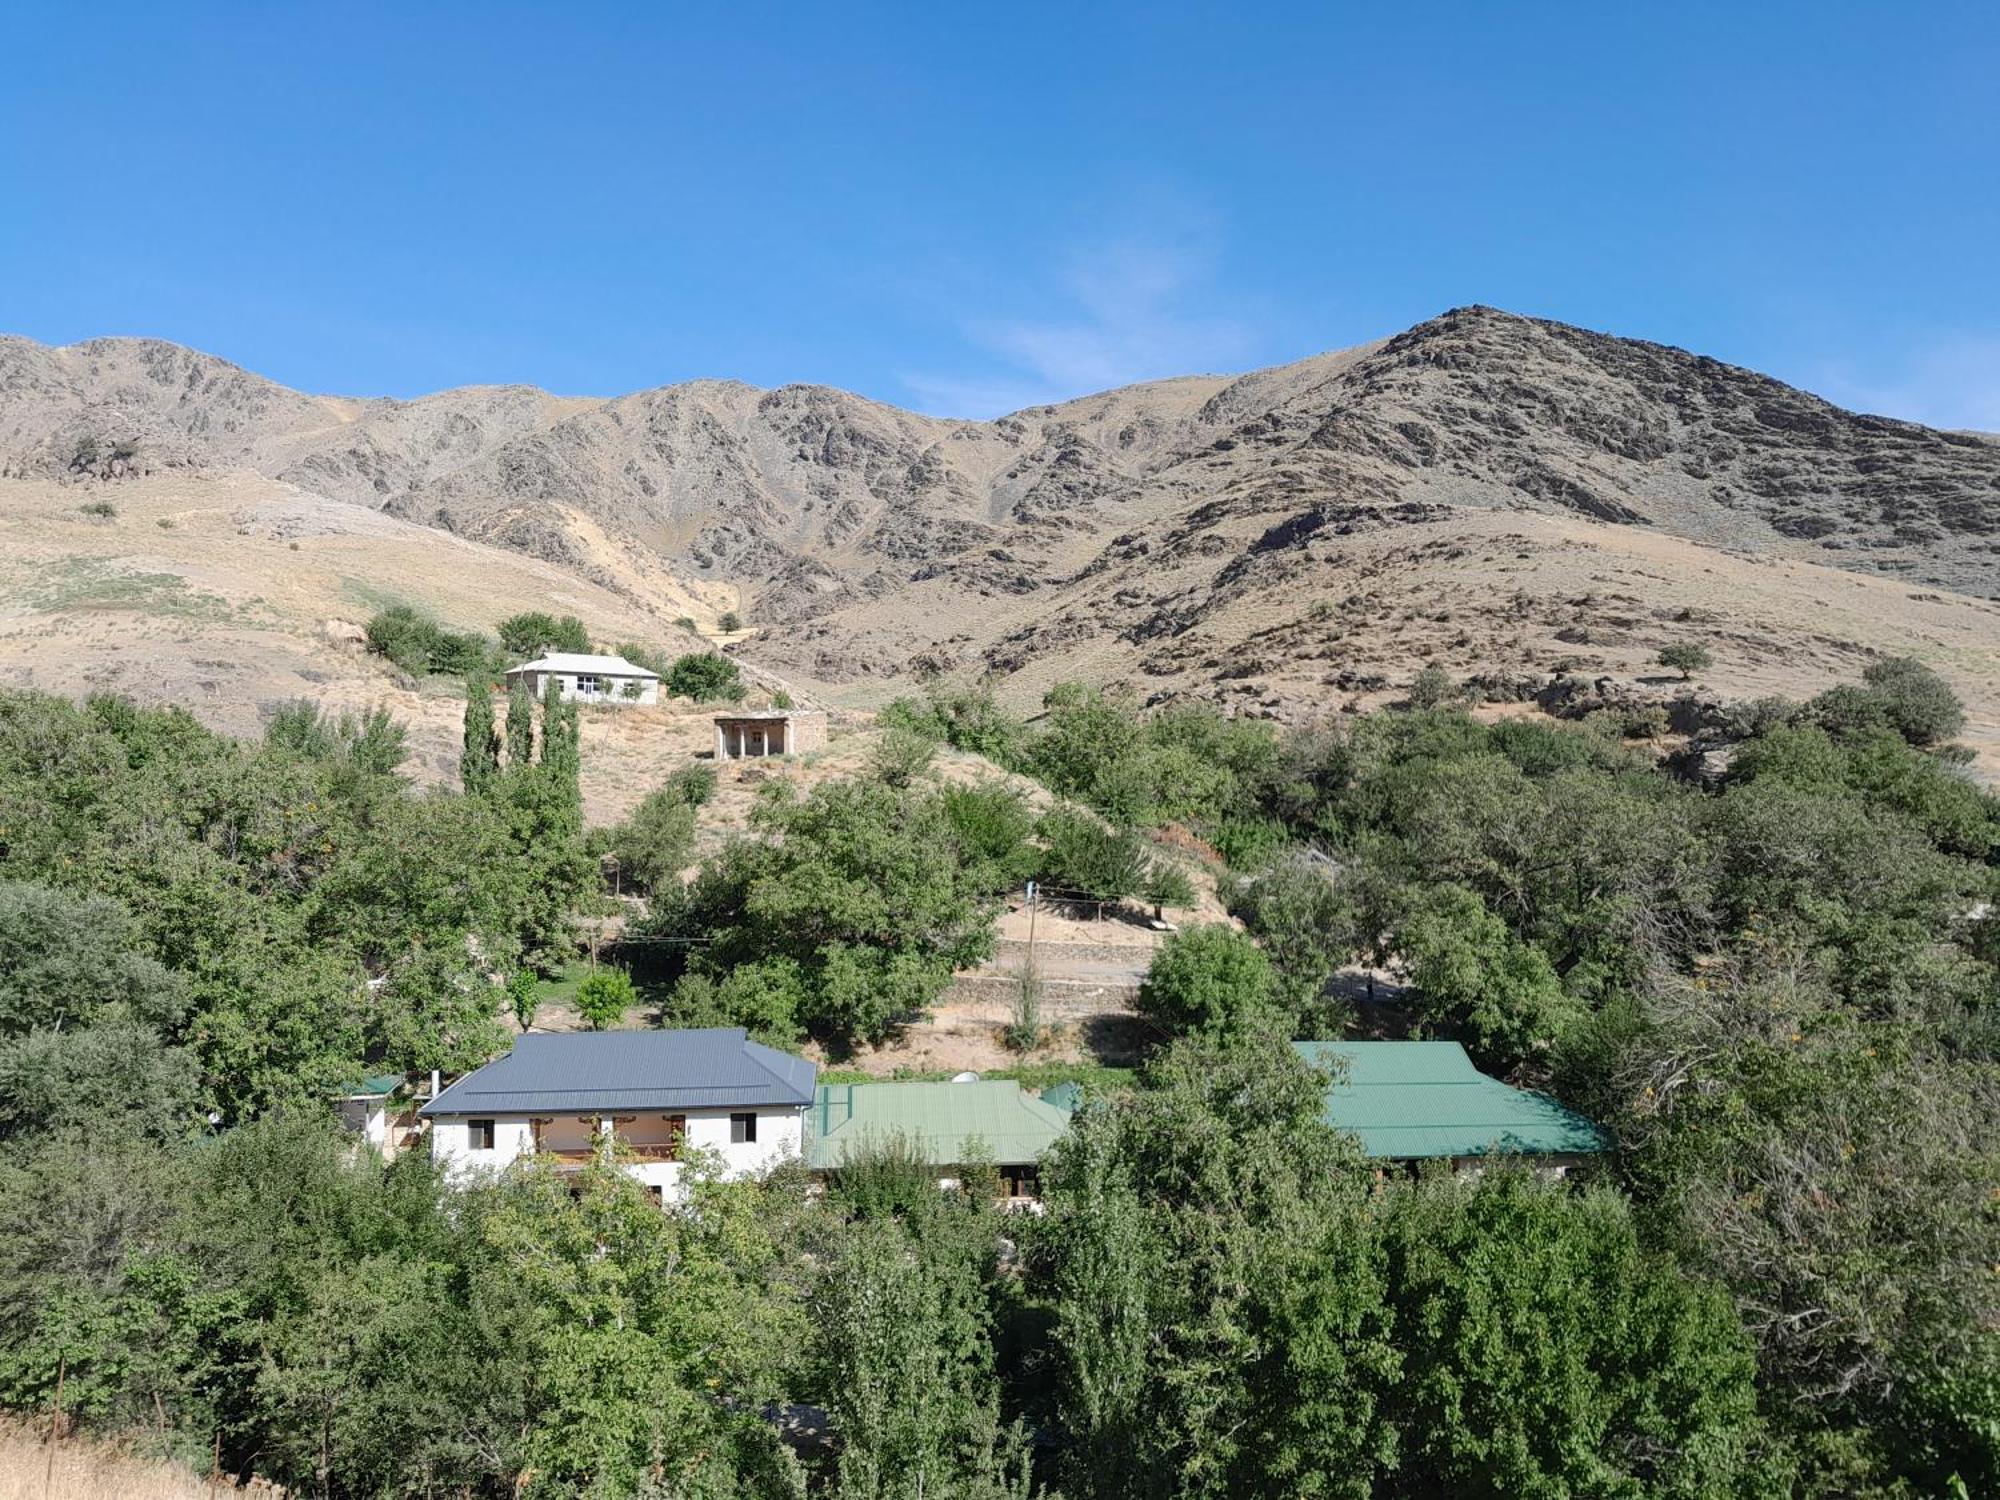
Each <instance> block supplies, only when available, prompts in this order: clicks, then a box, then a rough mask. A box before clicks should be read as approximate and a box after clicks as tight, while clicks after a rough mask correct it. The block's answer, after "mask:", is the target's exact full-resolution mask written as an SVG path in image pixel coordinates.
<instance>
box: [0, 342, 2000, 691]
mask: <svg viewBox="0 0 2000 1500" xmlns="http://www.w3.org/2000/svg"><path fill="white" fill-rule="evenodd" d="M219 471H229V472H243V471H249V472H252V473H254V474H256V475H259V476H262V477H264V478H266V479H268V480H271V481H277V482H281V483H282V484H284V485H287V486H296V487H297V488H298V489H299V490H302V491H306V492H309V493H310V494H312V495H316V496H320V497H326V498H328V499H331V500H333V501H336V502H342V503H347V504H353V505H360V506H366V507H369V508H371V509H375V510H379V511H383V512H386V513H387V515H388V516H390V517H394V518H397V519H400V520H403V521H407V522H414V523H418V524H420V525H423V526H426V527H430V528H436V529H440V530H443V531H447V532H450V533H453V534H455V535H457V536H459V537H462V538H466V539H471V540H475V541H478V542H481V543H485V544H489V545H497V546H498V547H501V548H504V549H510V550H512V551H514V552H516V553H525V554H529V555H530V556H532V557H533V558H535V559H537V560H540V561H543V562H547V563H553V564H557V565H560V566H561V567H563V568H565V569H567V570H568V571H570V572H571V573H574V574H577V575H580V576H582V577H585V578H587V579H589V580H590V581H592V582H594V583H596V584H597V585H599V586H601V587H605V588H608V589H610V590H612V591H613V592H615V593H622V594H624V595H625V596H626V597H629V598H633V599H635V600H637V599H642V598H643V599H649V600H650V599H653V598H658V597H661V596H662V595H663V593H671V594H673V596H674V597H676V598H690V599H696V600H704V601H707V602H708V604H709V609H708V612H707V614H706V616H705V617H704V623H710V622H712V620H713V618H714V615H715V613H716V612H717V611H719V609H720V608H722V607H726V603H727V602H735V601H739V600H740V601H741V602H742V603H743V605H744V612H745V614H746V616H747V617H748V618H749V619H750V620H751V621H752V623H753V624H755V625H756V626H757V627H758V628H759V635H758V637H757V639H756V640H755V641H754V642H753V643H751V644H749V645H748V646H746V647H745V649H746V650H747V651H749V652H750V653H751V654H753V655H754V656H756V657H757V658H758V659H759V660H762V661H765V662H767V663H769V664H772V665H774V666H777V667H779V668H780V669H782V670H785V671H787V672H789V673H792V674H794V675H796V676H797V677H798V678H800V679H801V680H803V681H806V682H810V683H813V684H816V685H818V686H819V687H821V688H823V689H826V690H829V691H834V692H840V691H848V692H850V693H851V694H858V695H859V696H860V697H862V698H865V697H867V696H869V695H870V694H871V693H872V692H875V691H877V690H878V688H877V687H876V686H871V685H879V690H883V691H886V690H887V686H888V684H889V683H890V682H892V681H894V680H901V679H903V678H906V677H907V676H909V675H910V674H911V673H913V672H917V671H924V670H938V671H961V672H968V673H981V674H991V675H993V676H996V677H997V678H999V679H1000V680H1001V681H1002V683H1003V691H1007V692H1009V693H1010V694H1012V695H1014V696H1017V697H1020V698H1023V699H1029V698H1032V696H1033V695H1034V693H1036V692H1038V691H1039V687H1040V686H1041V685H1042V684H1044V683H1045V682H1046V681H1047V680H1050V679H1051V678H1052V677H1053V676H1056V675H1066V674H1079V673H1080V674H1084V675H1089V676H1093V677H1096V678H1099V679H1102V680H1110V681H1122V682H1126V683H1128V684H1130V685H1131V686H1133V687H1135V688H1137V689H1138V690H1140V691H1141V692H1142V693H1143V694H1145V695H1146V696H1148V697H1155V698H1159V697H1170V696H1176V695H1181V694H1186V693H1202V694H1206V695H1212V696H1220V697H1223V698H1226V699H1234V700H1240V701H1242V702H1243V703H1244V704H1245V705H1246V706H1255V707H1257V708H1258V709H1259V710H1261V711H1270V712H1281V713H1286V714H1290V713H1292V712H1294V711H1313V710H1315V709H1316V708H1317V707H1319V706H1320V705H1321V704H1323V703H1325V702H1326V701H1327V700H1328V699H1329V698H1330V697H1332V696H1335V695H1348V696H1354V695H1360V694H1366V693H1368V692H1370V691H1377V690H1381V689H1384V688H1387V687H1389V686H1392V685H1394V684H1397V683H1400V682H1403V681H1407V680H1408V677H1409V676H1410V675H1411V674H1412V673H1413V672H1414V671H1415V670H1416V668H1417V667H1418V666H1420V665H1422V664H1423V663H1424V662H1425V661H1431V660H1436V661H1440V662H1443V663H1444V664H1446V665H1448V666H1450V667H1452V668H1453V669H1454V670H1456V671H1460V672H1468V673H1479V672H1484V673H1487V674H1489V675H1490V674H1494V673H1501V674H1504V673H1507V672H1514V671H1522V672H1534V671H1544V672H1545V671H1546V670H1547V669H1548V668H1549V667H1551V666H1555V665H1567V666H1570V667H1572V668H1582V669H1584V670H1636V669H1637V668H1638V666H1639V665H1640V664H1642V663H1643V662H1644V660H1645V658H1646V656H1647V654H1648V653H1649V652H1650V651H1651V650H1652V649H1656V647H1657V644H1658V642H1659V640H1660V639H1661V638H1662V637H1664V636H1675V637H1678V636H1683V635H1693V636H1698V637H1700V638H1702V639H1704V640H1705V641H1706V642H1707V643H1708V644H1709V645H1710V646H1711V647H1713V648H1714V649H1715V650H1716V652H1717V655H1718V659H1719V667H1718V670H1720V671H1724V672H1728V671H1732V670H1735V671H1739V672H1740V673H1741V674H1742V675H1743V676H1744V678H1745V680H1746V681H1748V682H1751V683H1753V684H1755V683H1758V682H1761V681H1762V680H1763V676H1770V677H1774V678H1775V677H1782V675H1783V671H1784V670H1787V669H1789V670H1792V671H1794V672H1795V673H1799V672H1802V673H1803V674H1804V676H1805V677H1806V678H1808V679H1809V678H1812V677H1814V676H1815V675H1818V676H1825V675H1828V674H1835V675H1837V674H1839V673H1841V672H1844V671H1849V670H1851V669H1852V667H1853V666H1854V660H1853V658H1856V657H1859V656H1866V655H1867V654H1868V653H1870V652H1873V651H1877V650H1886V649H1914V650H1919V651H1921V652H1923V653H1924V654H1926V655H1927V656H1929V657H1931V658H1933V659H1937V660H1939V661H1940V662H1941V664H1942V665H1944V666H1945V667H1946V668H1947V669H1951V670H1957V671H1958V672H1959V673H1960V675H1961V677H1962V678H1973V679H1978V680H1977V681H1972V682H1969V683H1968V691H1971V692H1973V693H1974V695H1975V696H1977V692H1978V691H1979V682H1980V681H1983V680H1984V678H1983V674H1986V673H1988V672H1990V671H1991V670H1992V669H1993V662H1992V660H1991V654H1990V652H1988V651H1986V650H1985V649H1984V648H1983V647H1981V646H1980V645H1979V644H1978V643H1979V642H1980V641H1981V640H1982V639H1984V638H1987V637H1989V636H1991V635H1992V634H1994V633H1995V631H1994V626H1995V622H1996V618H2000V617H1996V615H1995V614H1994V612H1993V611H1992V610H1991V608H1990V607H1988V606H1986V605H1984V604H1981V603H1980V602H1978V601H1980V600H1991V599H1993V598H1995V597H2000V440H1996V439H1994V438H1990V437H1985V436H1980V435H1968V434H1960V433H1945V432H1937V431H1932V430H1930V429H1927V428H1923V427H1919V426H1915V425H1912V424H1909V423H1904V422H1897V421H1891V420H1888V419H1884V418H1878V417H1868V416H1859V415H1856V414H1853V413H1850V412H1845V411H1842V410H1840V409H1838V408H1836V407H1833V406H1831V405H1829V404H1828V403H1826V402H1824V401H1821V400H1819V399H1818V398H1816V397H1813V396H1810V395H1807V394H1805V393H1803V392H1801V391H1797V390H1794V389H1792V388H1790V387H1788V386H1785V385H1782V384H1780V383H1779V382H1777V381H1774V380H1770V379H1768V378H1766V377H1764V376H1761V375H1757V374H1755V373H1753V372H1751V371H1747V370H1743V369H1738V368H1735V367H1732V366H1729V365H1724V364H1721V363H1718V362H1717V361H1715V360H1711V359H1706V358H1703V357H1701V356H1698V355H1693V354H1688V353H1686V352H1684V351H1681V350H1678V349H1671V348H1666V347H1662V346H1659V345H1654V344H1646V343H1639V342H1635V341H1632V340H1628V339H1619V338H1613V337H1609V336H1607V335H1603V334H1597V333H1591V332H1586V331H1584V330H1581V329H1577V328H1572V327H1568V326H1565V325H1562V324H1558V323H1550V322H1544V321H1539V320H1535V319H1530V318H1522V317H1516V316H1513V315H1510V314H1507V313H1502V312H1497V311H1494V310H1492V309H1488V308H1477V307H1474V308H1463V309H1459V310H1456V311H1453V312H1450V313H1447V314H1445V315H1443V316H1442V317H1439V318H1435V319H1433V320H1431V321H1429V322H1427V323H1423V324H1420V325H1419V326H1417V327H1415V328H1413V329H1410V330H1409V331H1408V332H1406V333H1402V334H1399V335H1397V336H1396V337H1394V338H1392V339H1389V340H1387V341H1385V342H1382V343H1379V344H1371V345H1367V346H1363V347H1361V348H1357V349H1353V350H1348V351H1345V352H1341V353H1335V354H1328V355H1322V356H1319V357H1317V358H1314V359H1310V360H1306V361H1303V362H1301V363H1298V364H1294V365H1288V366H1283V367H1280V368H1277V369H1272V370H1265V371H1260V372H1257V373H1255V374H1251V375H1247V376H1242V377H1235V378H1232V377H1220V376H1199V377H1189V378H1185V379H1179V380H1169V381H1162V382H1156V383H1153V384H1148V385H1141V386H1134V387H1129V388H1126V389H1122V390H1116V391H1109V392H1105V393H1103V394H1101V395H1097V396H1091V397H1086V398H1083V399H1081V400H1077V401H1072V402H1067V403H1064V404H1062V405H1058V406H1050V407H1038V408H1033V409H1031V410H1027V411H1022V412H1017V413H1014V414H1012V415H1010V416H1006V417H1002V418H1000V419H998V420H996V421H992V422H957V421H944V420H939V419H935V418H929V417H924V416H919V415H915V414H912V413H909V412H905V411H900V410H897V409H895V408H893V407H889V406H885V405H882V404H879V403H876V402H873V401H868V400H865V399H863V398H861V397H858V396H854V395H850V394H847V393H845V392H841V391H836V390H830V389H826V388H822V387H814V386H788V387H785V388H782V389H779V390H775V391H759V390H755V389H752V388H750V387H748V386H743V385H739V384H733V383H728V382H711V381H699V382H693V383H690V384H686V385H678V386H669V387H664V388H661V389H658V390H652V391H644V392H640V393H637V394H634V395H630V396H624V397H619V398H616V399H611V400H595V399H578V398H560V397H555V396H550V395H547V394H545V393H543V392H540V391H535V390H531V389H526V388H521V387H497V388H472V389H467V390H458V391H447V392H443V393H441V394H438V395H435V396H430V397H425V398H423V399H421V400H417V401H408V402H403V401H388V400H354V399H347V398H333V397H319V396H308V395H302V394H300V393H298V392H295V391H291V390H288V389H286V388H284V387H282V386H278V385H275V384H273V383H271V382H269V381H266V380H263V379H261V378H260V377H258V376H255V375H252V374H250V373H248V372H246V371H243V370H241V369H238V368H236V367H235V366H233V365H229V364H227V363H225V362H224V361H221V360H217V359H214V358H211V357H209V356H206V355H201V354H196V353H193V352H191V351H188V350H185V349H181V348H178V347H177V346H173V345H167V344H160V343H152V342H146V341H137V340H124V339H103V340H96V341H92V342H90V343H85V344H79V345H75V346H71V347H68V348H60V349H54V348H47V347H44V346H42V345H38V344H35V343H32V342H30V341H27V340H22V339H0V474H4V475H12V476H16V477H19V478H25V479H27V480H29V481H32V482H36V483H55V484H67V483H78V484H85V485H107V484H116V483H118V482H121V481H122V479H123V478H124V477H125V476H129V475H139V476H146V475H153V476H159V475H161V474H187V475H191V476H199V475H203V474H208V473H212V472H219ZM1931 600H1935V601H1937V604H1938V607H1941V608H1943V609H1944V610H1945V612H1946V613H1947V614H1949V615H1950V616H1951V619H1950V621H1949V622H1948V624H1941V625H1936V626H1935V627H1933V626H1931V625H1925V624H1922V623H1920V622H1918V621H1916V620H1915V619H1914V618H1905V617H1906V616H1909V615H1912V613H1913V612H1914V613H1917V614H1921V613H1923V612H1924V611H1923V609H1919V608H1918V606H1923V607H1924V609H1928V608H1930V605H1929V604H1928V603H1927V601H1931ZM1933 612H1935V611H1933ZM1961 640H1963V641H1965V642H1967V643H1968V644H1967V645H1966V646H1965V647H1964V649H1963V651H1961V649H1960V646H1959V645H1958V644H1957V643H1958V642H1960V641H1961ZM1766 669H1768V671H1767V670H1766ZM1760 674H1763V676H1760ZM1800 685H1801V686H1809V685H1811V684H1810V682H1809V681H1808V682H1802V683H1801V684H1800Z"/></svg>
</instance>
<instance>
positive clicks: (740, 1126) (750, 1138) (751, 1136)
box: [729, 1114, 757, 1146]
mask: <svg viewBox="0 0 2000 1500" xmlns="http://www.w3.org/2000/svg"><path fill="white" fill-rule="evenodd" d="M756 1139H757V1117H756V1116H755V1115H752V1114H743V1115H731V1116H730V1117H729V1144H730V1145H732V1146H747V1145H750V1144H751V1143H752V1142H754V1141H755V1140H756Z"/></svg>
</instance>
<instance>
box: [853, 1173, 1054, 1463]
mask: <svg viewBox="0 0 2000 1500" xmlns="http://www.w3.org/2000/svg"><path fill="white" fill-rule="evenodd" d="M929 1191H930V1193H931V1195H932V1196H933V1197H935V1196H936V1195H937V1189H936V1187H935V1186H931V1187H930V1189H929ZM975 1253H976V1252H975V1250H974V1248H973V1246H971V1245H970V1244H969V1243H967V1241H966V1239H965V1238H964V1237H963V1236H954V1235H947V1234H942V1233H934V1234H931V1235H929V1236H926V1237H923V1238H919V1237H917V1236H914V1235H912V1234H911V1233H910V1232H909V1231H908V1230H907V1229H906V1228H905V1227H904V1225H903V1221H902V1220H900V1219H897V1218H895V1217H874V1216H871V1217H868V1218H865V1219H863V1220H861V1221H859V1222H857V1223H855V1224H853V1225H850V1226H849V1227H848V1229H847V1230H846V1232H845V1233H844V1234H843V1235H842V1236H841V1237H840V1239H839V1240H838V1241H837V1249H836V1252H835V1254H834V1256H833V1258H832V1260H831V1261H830V1262H829V1264H828V1265H827V1267H826V1270H825V1272H824V1274H823V1275H822V1276H821V1277H820V1279H819V1281H818V1284H817V1285H816V1287H815V1288H814V1293H813V1307H814V1311H815V1314H816V1317H815V1325H816V1326H815V1335H816V1336H815V1341H814V1358H815V1367H816V1368H815V1376H816V1383H817V1384H818V1386H819V1388H820V1389H822V1390H823V1391H825V1392H826V1393H827V1396H828V1400H829V1406H830V1414H831V1416H832V1418H833V1421H834V1423H835V1425H836V1426H837V1427H838V1429H839V1431H840V1434H841V1442H840V1448H839V1452H838V1454H837V1455H836V1458H835V1461H834V1473H833V1479H834V1485H835V1491H836V1493H838V1494H839V1495H841V1496H843V1497H847V1496H852V1497H855V1500H862V1497H868V1500H876V1497H880V1500H890V1497H907V1500H921V1497H923V1496H927V1495H954V1496H965V1497H967V1500H1005V1497H1009V1496H1016V1495H1022V1494H1024V1493H1025V1492H1026V1482H1027V1468H1028V1462H1027V1454H1026V1448H1025V1444H1024V1443H1023V1441H1022V1440H1021V1437H1020V1435H1019V1434H1009V1433H1007V1432H1005V1431H1004V1430H1003V1429H1002V1427H1001V1424H1000V1415H999V1393H998V1387H997V1383H996V1381H995V1378H994V1369H993V1362H994V1354H993V1343H992V1330H991V1313H990V1311H989V1309H988V1299H987V1294H986V1291H985V1288H984V1287H983V1286H982V1284H981V1275H980V1267H979V1265H978V1264H977V1263H976V1261H975V1260H974V1258H973V1256H974V1254H975Z"/></svg>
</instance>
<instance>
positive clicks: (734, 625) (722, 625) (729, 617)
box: [715, 609, 743, 635]
mask: <svg viewBox="0 0 2000 1500" xmlns="http://www.w3.org/2000/svg"><path fill="white" fill-rule="evenodd" d="M715 628H716V629H718V630H720V631H721V632H722V633H723V634H724V635H734V634H735V633H736V632H737V631H739V630H741V629H742V628H743V617H742V616H741V615H739V614H738V613H736V611H735V610H733V609H726V610H724V611H723V612H722V618H721V619H719V620H717V621H716V622H715Z"/></svg>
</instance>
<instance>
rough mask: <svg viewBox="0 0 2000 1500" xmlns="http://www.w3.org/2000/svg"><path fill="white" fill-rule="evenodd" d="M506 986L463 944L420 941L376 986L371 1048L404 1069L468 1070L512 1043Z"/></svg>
mask: <svg viewBox="0 0 2000 1500" xmlns="http://www.w3.org/2000/svg"><path fill="white" fill-rule="evenodd" d="M501 999H502V992H501V990H500V989H499V988H498V987H497V986H496V985H494V984H493V983H492V982H491V981H490V980H488V979H487V977H486V976H485V975H484V974H482V973H480V972H479V971H478V970H477V969H476V968H475V967H474V965H473V964H472V962H471V960H470V958H469V957H468V956H467V954H466V952H465V950H464V949H463V948H459V949H457V950H453V949H449V948H419V949H416V950H414V951H413V952H411V953H409V954H408V955H406V956H405V957H404V958H403V959H402V960H400V961H399V962H397V963H396V964H395V965H393V966H392V967H391V968H390V970H389V972H388V974H387V975H386V976H384V980H383V983H382V985H381V986H380V988H379V989H378V990H377V991H376V993H375V999H374V1011H375V1014H374V1017H373V1018H372V1023H371V1028H370V1029H371V1031H372V1032H373V1034H374V1045H373V1046H372V1047H371V1048H370V1051H371V1053H372V1054H374V1055H376V1056H379V1057H380V1058H381V1060H382V1062H383V1063H384V1064H385V1065H387V1066H388V1067H389V1068H391V1069H393V1070H395V1071H397V1072H402V1073H428V1072H430V1071H431V1070H433V1069H439V1070H442V1071H444V1072H447V1073H465V1072H470V1071H471V1070H472V1069H474V1068H476V1067H479V1066H480V1065H482V1064H483V1063H486V1062H489V1061H491V1060H492V1059H493V1058H494V1057H497V1056H498V1055H499V1054H500V1053H502V1052H504V1051H506V1050H507V1033H506V1031H505V1030H504V1029H503V1028H502V1027H501V1025H500V1020H499V1010H500V1002H501Z"/></svg>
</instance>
